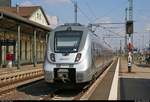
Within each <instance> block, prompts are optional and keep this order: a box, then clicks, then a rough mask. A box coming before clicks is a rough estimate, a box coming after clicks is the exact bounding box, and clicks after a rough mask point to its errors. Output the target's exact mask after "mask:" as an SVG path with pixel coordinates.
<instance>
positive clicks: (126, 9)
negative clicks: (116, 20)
mask: <svg viewBox="0 0 150 102" xmlns="http://www.w3.org/2000/svg"><path fill="white" fill-rule="evenodd" d="M127 11H128V9H127V8H126V9H125V22H127ZM124 46H125V54H126V53H127V51H128V50H127V34H126V33H125V45H124Z"/></svg>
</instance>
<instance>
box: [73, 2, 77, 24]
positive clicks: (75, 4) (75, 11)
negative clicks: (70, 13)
mask: <svg viewBox="0 0 150 102" xmlns="http://www.w3.org/2000/svg"><path fill="white" fill-rule="evenodd" d="M77 12H78V11H77V1H75V3H74V13H75V23H77Z"/></svg>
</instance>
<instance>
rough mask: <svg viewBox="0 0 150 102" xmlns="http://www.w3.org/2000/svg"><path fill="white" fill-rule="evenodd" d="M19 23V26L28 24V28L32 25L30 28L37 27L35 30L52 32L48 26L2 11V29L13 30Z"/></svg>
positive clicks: (0, 14)
mask: <svg viewBox="0 0 150 102" xmlns="http://www.w3.org/2000/svg"><path fill="white" fill-rule="evenodd" d="M9 20H11V22H9ZM12 21H13V22H12ZM4 22H5V23H4ZM18 22H19V24H27V25H28V26H30V25H31V27H30V28H32V27H35V28H39V29H43V30H45V31H48V32H49V31H51V30H52V29H51V28H49V27H47V26H44V25H41V24H39V23H37V22H34V21H31V20H28V19H26V18H24V17H21V16H18V15H16V14H14V13H10V12H9V13H8V12H2V11H0V24H1V25H0V28H5V29H10V28H13V26H15V25H18ZM22 26H23V25H22Z"/></svg>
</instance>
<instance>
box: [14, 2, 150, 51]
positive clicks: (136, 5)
mask: <svg viewBox="0 0 150 102" xmlns="http://www.w3.org/2000/svg"><path fill="white" fill-rule="evenodd" d="M72 1H75V0H72ZM76 1H77V3H78V22H79V23H81V24H84V25H88V24H89V23H93V24H94V23H124V22H125V8H128V0H76ZM16 4H19V5H21V6H31V5H38V6H42V8H43V9H44V11H45V13H46V15H47V17H48V19H49V20H50V23H51V24H53V25H54V26H56V21H55V20H53V19H52V17H53V16H56V17H57V18H58V24H57V25H60V24H64V23H72V22H74V5H73V3H72V2H71V0H12V5H13V6H15V5H16ZM149 4H150V0H133V21H134V33H133V45H134V47H137V48H140V49H142V48H144V47H146V46H147V45H148V42H149V41H150V19H149V18H150V13H149V11H150V7H149ZM101 26H103V27H105V28H106V29H104V28H100V27H98V28H96V31H95V33H97V35H98V36H99V37H100V38H101V39H102V40H105V41H106V42H107V43H108V44H109V45H112V48H113V49H119V48H120V45H121V47H122V48H123V47H124V43H125V42H124V36H125V24H118V25H105V24H104V25H101ZM110 31H111V32H110ZM112 32H113V33H112ZM120 36H121V37H120Z"/></svg>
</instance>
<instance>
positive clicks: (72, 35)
mask: <svg viewBox="0 0 150 102" xmlns="http://www.w3.org/2000/svg"><path fill="white" fill-rule="evenodd" d="M82 33H83V32H82V31H58V32H56V33H55V42H54V43H55V47H54V49H55V52H61V53H71V52H72V53H73V52H77V51H78V48H79V44H80V41H81V37H82Z"/></svg>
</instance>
